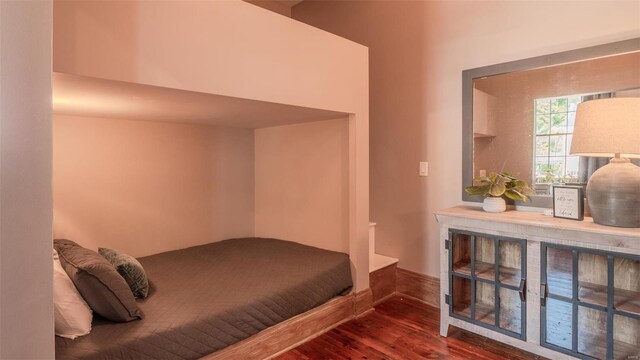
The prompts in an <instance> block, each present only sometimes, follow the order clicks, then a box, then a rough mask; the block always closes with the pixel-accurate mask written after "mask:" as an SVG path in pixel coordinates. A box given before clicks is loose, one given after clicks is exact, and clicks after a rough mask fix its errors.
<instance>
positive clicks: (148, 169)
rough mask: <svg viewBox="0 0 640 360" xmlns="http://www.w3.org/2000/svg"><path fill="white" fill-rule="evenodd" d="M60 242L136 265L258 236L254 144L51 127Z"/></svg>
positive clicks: (95, 122) (100, 122)
mask: <svg viewBox="0 0 640 360" xmlns="http://www.w3.org/2000/svg"><path fill="white" fill-rule="evenodd" d="M53 139H54V143H53V200H54V236H55V237H57V238H68V239H71V240H74V241H76V242H78V243H80V244H82V245H84V246H87V247H89V248H92V249H94V250H95V249H97V247H99V246H101V247H111V248H115V249H118V250H121V251H123V252H125V253H129V254H131V255H133V256H144V255H150V254H154V253H158V252H162V251H167V250H174V249H178V248H184V247H188V246H193V245H198V244H204V243H209V242H212V241H219V240H223V239H228V238H232V237H246V236H253V234H254V222H253V214H254V134H253V130H252V129H230V128H219V127H210V126H203V125H194V124H178V123H168V122H150V121H132V120H121V119H105V118H84V117H75V116H62V115H56V116H55V117H54V120H53Z"/></svg>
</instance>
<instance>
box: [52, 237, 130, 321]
mask: <svg viewBox="0 0 640 360" xmlns="http://www.w3.org/2000/svg"><path fill="white" fill-rule="evenodd" d="M53 247H54V248H55V249H56V251H57V252H58V255H59V258H60V264H61V265H62V268H63V269H64V271H65V272H66V273H67V275H68V276H69V278H70V279H71V281H72V282H73V284H74V285H75V286H76V288H77V289H78V292H80V295H82V297H83V298H84V300H85V301H86V302H87V304H89V306H90V307H91V308H92V309H93V311H95V312H96V313H97V314H99V315H101V316H102V317H104V318H106V319H108V320H111V321H116V322H127V321H133V320H138V319H142V313H141V311H140V309H139V308H138V304H137V303H136V299H134V297H133V294H132V293H131V289H130V288H129V285H128V284H127V282H126V281H125V280H124V279H123V278H122V276H121V275H120V274H119V273H118V271H116V269H115V268H114V267H113V265H112V264H111V263H110V262H109V261H107V260H106V259H105V258H104V257H102V256H100V255H99V254H98V253H97V252H95V251H93V250H89V249H87V248H84V247H82V246H80V245H78V244H76V243H75V242H73V241H71V240H65V239H55V240H53Z"/></svg>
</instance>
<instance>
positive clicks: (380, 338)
mask: <svg viewBox="0 0 640 360" xmlns="http://www.w3.org/2000/svg"><path fill="white" fill-rule="evenodd" d="M439 318H440V312H439V310H438V309H436V308H434V307H431V306H428V305H426V304H423V303H421V302H419V301H416V300H412V299H407V298H403V297H400V296H395V297H392V298H391V299H389V300H387V301H385V302H383V303H381V304H379V305H378V306H376V310H375V311H373V312H371V313H369V314H368V315H366V316H363V317H362V318H360V319H356V320H352V321H349V322H347V323H345V324H342V325H341V326H339V327H337V328H335V329H333V330H331V331H329V332H327V333H325V334H323V335H321V336H319V337H317V338H315V339H313V340H311V341H309V342H307V343H305V344H302V345H300V346H299V347H297V348H295V349H293V350H290V351H288V352H286V353H284V354H282V355H280V356H279V357H277V358H276V359H277V360H294V359H295V360H299V359H465V360H466V359H478V360H482V359H509V360H518V359H541V358H540V357H538V356H536V355H533V354H530V353H527V352H524V351H522V350H518V349H516V348H513V347H510V346H507V345H503V344H501V343H498V342H496V341H493V340H490V339H487V338H485V337H482V336H479V335H475V334H472V333H470V332H467V331H464V330H460V329H457V328H453V327H451V329H450V330H449V337H446V338H444V337H440V335H439Z"/></svg>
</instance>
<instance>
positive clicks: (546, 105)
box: [535, 99, 551, 114]
mask: <svg viewBox="0 0 640 360" xmlns="http://www.w3.org/2000/svg"><path fill="white" fill-rule="evenodd" d="M535 106H536V114H548V113H549V111H551V100H550V99H537V100H536V102H535Z"/></svg>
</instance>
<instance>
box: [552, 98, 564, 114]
mask: <svg viewBox="0 0 640 360" xmlns="http://www.w3.org/2000/svg"><path fill="white" fill-rule="evenodd" d="M559 112H567V98H556V99H553V100H551V113H559Z"/></svg>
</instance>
